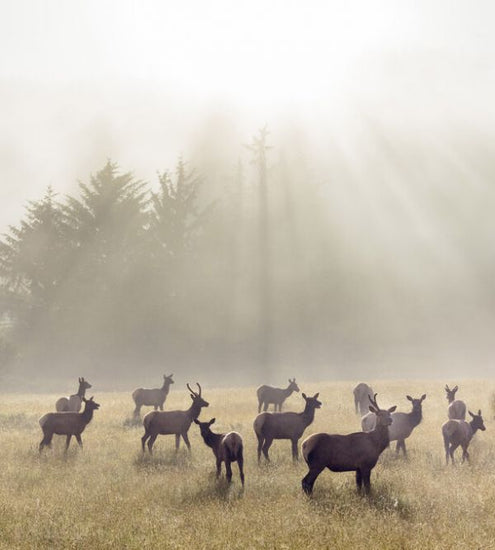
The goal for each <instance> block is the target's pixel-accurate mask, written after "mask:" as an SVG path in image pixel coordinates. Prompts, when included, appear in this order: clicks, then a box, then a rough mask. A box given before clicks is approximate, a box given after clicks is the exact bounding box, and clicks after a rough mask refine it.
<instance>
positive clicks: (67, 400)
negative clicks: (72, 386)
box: [55, 377, 91, 412]
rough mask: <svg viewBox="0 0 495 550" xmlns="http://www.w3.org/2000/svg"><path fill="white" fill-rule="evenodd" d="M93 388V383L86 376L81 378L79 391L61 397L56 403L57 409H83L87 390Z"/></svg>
mask: <svg viewBox="0 0 495 550" xmlns="http://www.w3.org/2000/svg"><path fill="white" fill-rule="evenodd" d="M89 388H91V384H90V383H89V382H87V381H86V380H84V377H82V378H79V388H78V390H77V393H74V394H72V395H71V396H69V397H61V398H60V399H57V402H56V403H55V410H56V411H57V412H65V411H71V412H79V411H80V410H81V406H82V402H83V400H84V397H85V396H86V390H89Z"/></svg>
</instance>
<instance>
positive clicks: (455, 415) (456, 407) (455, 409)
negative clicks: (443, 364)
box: [445, 384, 466, 420]
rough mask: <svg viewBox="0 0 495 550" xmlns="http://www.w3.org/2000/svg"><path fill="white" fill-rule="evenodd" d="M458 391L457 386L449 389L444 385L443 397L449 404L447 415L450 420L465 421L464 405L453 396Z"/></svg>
mask: <svg viewBox="0 0 495 550" xmlns="http://www.w3.org/2000/svg"><path fill="white" fill-rule="evenodd" d="M458 389H459V387H458V386H455V387H454V388H452V389H449V386H448V385H447V384H445V393H446V396H445V397H446V398H447V401H448V402H449V408H448V409H447V414H448V416H449V418H450V419H451V420H466V403H464V401H461V400H460V399H456V398H455V394H456V392H457V390H458Z"/></svg>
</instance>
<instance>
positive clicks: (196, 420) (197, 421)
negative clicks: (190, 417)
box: [194, 418, 199, 426]
mask: <svg viewBox="0 0 495 550" xmlns="http://www.w3.org/2000/svg"><path fill="white" fill-rule="evenodd" d="M194 423H195V424H197V425H198V426H199V420H198V419H197V418H195V419H194Z"/></svg>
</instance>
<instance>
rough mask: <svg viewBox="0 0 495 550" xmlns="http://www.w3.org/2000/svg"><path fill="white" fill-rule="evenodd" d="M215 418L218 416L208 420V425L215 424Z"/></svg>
mask: <svg viewBox="0 0 495 550" xmlns="http://www.w3.org/2000/svg"><path fill="white" fill-rule="evenodd" d="M215 420H216V418H212V419H211V420H210V421H209V422H208V425H209V426H211V425H212V424H215Z"/></svg>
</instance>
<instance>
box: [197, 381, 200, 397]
mask: <svg viewBox="0 0 495 550" xmlns="http://www.w3.org/2000/svg"><path fill="white" fill-rule="evenodd" d="M196 386H198V389H199V393H198V397H201V386H200V385H199V384H198V383H197V382H196Z"/></svg>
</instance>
